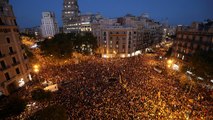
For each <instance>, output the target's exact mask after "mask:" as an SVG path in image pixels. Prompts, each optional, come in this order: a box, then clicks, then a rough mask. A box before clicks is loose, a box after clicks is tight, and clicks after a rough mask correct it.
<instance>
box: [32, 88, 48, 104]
mask: <svg viewBox="0 0 213 120" xmlns="http://www.w3.org/2000/svg"><path fill="white" fill-rule="evenodd" d="M31 95H32V99H33V100H36V101H43V100H49V99H51V92H50V91H44V90H43V89H41V88H37V89H35V90H33V91H32V92H31Z"/></svg>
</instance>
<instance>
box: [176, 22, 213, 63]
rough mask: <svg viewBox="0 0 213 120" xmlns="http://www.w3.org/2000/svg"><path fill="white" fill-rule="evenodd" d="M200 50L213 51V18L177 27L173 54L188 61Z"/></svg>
mask: <svg viewBox="0 0 213 120" xmlns="http://www.w3.org/2000/svg"><path fill="white" fill-rule="evenodd" d="M198 50H203V51H209V50H211V51H213V20H209V21H207V22H203V23H198V22H194V23H192V25H191V26H178V27H177V31H176V39H175V41H174V44H173V53H172V55H173V56H174V57H176V58H178V59H181V60H184V61H188V60H189V58H190V57H191V56H192V55H193V54H194V53H195V52H196V51H198Z"/></svg>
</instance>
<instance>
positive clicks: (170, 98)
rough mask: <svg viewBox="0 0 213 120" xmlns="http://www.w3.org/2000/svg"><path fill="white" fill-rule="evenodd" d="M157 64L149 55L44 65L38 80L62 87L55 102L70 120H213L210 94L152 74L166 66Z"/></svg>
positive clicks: (176, 78) (175, 80)
mask: <svg viewBox="0 0 213 120" xmlns="http://www.w3.org/2000/svg"><path fill="white" fill-rule="evenodd" d="M157 63H158V64H157ZM159 63H160V61H157V62H156V60H154V57H153V56H149V55H141V56H137V57H131V58H125V59H122V58H115V59H102V58H95V57H91V58H89V59H87V60H84V61H81V62H79V63H78V64H75V62H73V61H65V62H64V64H60V65H59V64H51V65H46V66H45V67H44V68H43V69H42V71H40V73H39V74H38V75H37V79H39V80H41V81H52V82H53V83H57V84H59V85H60V89H59V91H58V92H56V93H54V94H56V95H54V98H53V100H52V103H53V104H60V105H62V106H64V107H65V108H66V110H67V111H66V112H67V115H68V116H69V118H70V119H212V117H213V116H212V115H213V108H212V106H213V103H212V98H211V97H210V95H209V94H211V93H209V92H208V91H206V90H205V89H204V88H201V87H199V86H196V87H195V86H194V87H192V89H190V91H189V90H188V89H186V87H184V86H183V85H181V84H180V81H179V76H178V75H176V76H172V74H171V75H168V74H167V73H166V70H165V69H164V72H163V73H162V74H160V73H158V72H156V71H154V70H153V67H154V66H156V64H157V65H158V66H162V68H163V67H164V65H163V62H162V61H161V63H160V64H159ZM111 79H113V80H111Z"/></svg>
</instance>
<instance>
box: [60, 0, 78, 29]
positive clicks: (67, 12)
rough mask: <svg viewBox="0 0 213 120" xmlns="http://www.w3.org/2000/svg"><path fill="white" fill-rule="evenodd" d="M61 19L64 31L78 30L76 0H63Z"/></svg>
mask: <svg viewBox="0 0 213 120" xmlns="http://www.w3.org/2000/svg"><path fill="white" fill-rule="evenodd" d="M62 20H63V30H64V33H71V32H79V31H80V11H79V7H78V1H77V0H64V3H63V11H62Z"/></svg>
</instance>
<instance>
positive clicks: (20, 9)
mask: <svg viewBox="0 0 213 120" xmlns="http://www.w3.org/2000/svg"><path fill="white" fill-rule="evenodd" d="M10 4H12V6H13V10H14V12H15V16H16V18H17V22H18V24H19V26H20V27H21V28H24V27H33V26H38V25H40V21H41V13H42V12H43V11H53V12H55V14H56V18H57V22H58V23H59V26H62V19H61V16H62V7H63V0H10ZM78 4H79V7H80V11H81V13H97V12H99V13H101V15H102V16H104V17H107V18H115V17H120V16H124V15H126V14H127V13H130V14H133V15H141V14H142V13H148V14H149V15H150V18H152V19H155V20H156V21H163V20H165V19H166V18H168V21H169V24H171V25H177V24H184V25H189V24H191V22H193V21H204V20H205V19H207V18H210V19H213V7H212V5H213V0H79V1H78Z"/></svg>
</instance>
